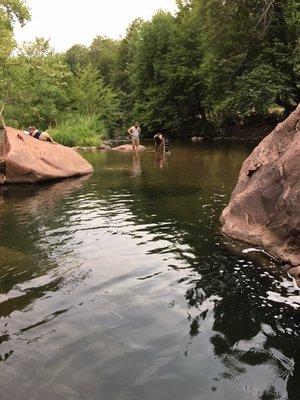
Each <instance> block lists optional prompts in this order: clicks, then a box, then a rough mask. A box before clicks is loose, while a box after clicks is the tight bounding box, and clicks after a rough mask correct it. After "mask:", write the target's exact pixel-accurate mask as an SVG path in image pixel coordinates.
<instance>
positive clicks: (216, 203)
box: [0, 143, 300, 400]
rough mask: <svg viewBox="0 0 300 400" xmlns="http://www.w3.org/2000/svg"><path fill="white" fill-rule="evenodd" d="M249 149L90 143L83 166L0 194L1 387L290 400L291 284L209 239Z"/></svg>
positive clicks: (10, 392)
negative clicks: (162, 150) (121, 149)
mask: <svg viewBox="0 0 300 400" xmlns="http://www.w3.org/2000/svg"><path fill="white" fill-rule="evenodd" d="M248 152H249V149H247V148H245V147H241V146H233V145H230V146H224V145H221V144H218V145H207V144H202V143H200V144H195V145H193V146H188V145H181V146H173V148H172V154H171V155H162V154H157V153H155V152H154V151H153V149H149V150H148V151H146V152H145V153H141V154H136V153H129V154H117V153H101V154H99V153H95V152H93V153H89V154H86V156H87V157H88V158H89V161H90V162H92V163H93V165H94V167H95V173H94V175H93V176H91V177H85V178H82V179H72V180H66V181H63V182H59V183H55V184H47V185H42V186H36V185H27V186H26V185H25V186H23V185H21V186H11V187H7V188H5V189H2V195H1V197H0V243H1V244H0V265H1V268H0V317H1V320H0V324H1V325H0V381H1V395H2V397H3V398H5V399H6V398H9V399H12V400H14V399H40V398H41V397H43V398H44V399H55V400H56V399H64V400H65V399H72V400H73V399H80V400H82V399H89V400H90V399H99V398H103V399H128V400H134V399H151V400H152V399H164V400H165V399H172V400H173V399H205V400H207V399H237V400H240V399H242V400H243V399H262V400H266V399H270V400H271V399H292V400H293V399H296V398H299V388H298V386H297V385H298V382H297V373H298V376H299V353H297V351H298V348H299V314H298V312H299V306H300V301H299V291H298V289H297V288H296V287H295V286H294V284H293V282H292V281H291V280H290V279H289V278H288V277H287V276H286V275H285V273H284V272H282V271H281V269H280V268H279V267H278V265H276V263H275V262H274V261H273V260H270V259H268V258H266V257H264V256H259V258H257V256H253V254H252V253H251V252H249V253H248V252H245V253H241V252H236V251H234V246H237V244H236V243H234V242H231V241H228V239H225V238H223V237H222V236H221V235H220V234H219V222H218V217H219V215H220V212H221V210H222V208H223V207H224V205H225V204H226V203H227V201H228V199H229V195H230V193H231V190H232V188H233V186H234V183H235V180H236V177H237V174H238V171H239V168H240V165H241V163H242V161H243V159H244V158H245V157H246V155H247V154H248ZM262 257H263V258H262ZM15 382H18V384H17V385H16V384H15ZM2 397H1V398H2Z"/></svg>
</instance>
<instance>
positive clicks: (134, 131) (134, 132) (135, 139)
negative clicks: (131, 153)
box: [128, 122, 141, 151]
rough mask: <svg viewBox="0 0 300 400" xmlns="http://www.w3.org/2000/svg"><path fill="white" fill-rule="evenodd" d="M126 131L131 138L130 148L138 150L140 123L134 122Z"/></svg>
mask: <svg viewBox="0 0 300 400" xmlns="http://www.w3.org/2000/svg"><path fill="white" fill-rule="evenodd" d="M128 133H129V135H130V137H131V140H132V149H133V150H137V151H138V150H139V145H140V133H141V128H140V124H139V123H138V122H136V123H135V124H134V125H133V126H132V127H131V128H129V129H128Z"/></svg>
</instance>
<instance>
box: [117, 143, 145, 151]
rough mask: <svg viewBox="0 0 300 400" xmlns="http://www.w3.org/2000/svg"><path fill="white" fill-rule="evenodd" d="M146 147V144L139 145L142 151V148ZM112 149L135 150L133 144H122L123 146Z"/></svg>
mask: <svg viewBox="0 0 300 400" xmlns="http://www.w3.org/2000/svg"><path fill="white" fill-rule="evenodd" d="M145 149H146V147H145V146H142V145H139V151H142V150H145ZM111 150H115V151H133V150H132V145H131V144H122V145H121V146H118V147H113V148H112V149H111Z"/></svg>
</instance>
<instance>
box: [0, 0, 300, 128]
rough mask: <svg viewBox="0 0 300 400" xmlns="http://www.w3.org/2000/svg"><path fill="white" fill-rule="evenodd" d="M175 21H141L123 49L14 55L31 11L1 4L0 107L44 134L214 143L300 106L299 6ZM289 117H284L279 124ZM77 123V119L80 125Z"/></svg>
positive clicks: (253, 1) (244, 6) (286, 2)
mask: <svg viewBox="0 0 300 400" xmlns="http://www.w3.org/2000/svg"><path fill="white" fill-rule="evenodd" d="M177 5H178V12H177V13H176V15H172V14H170V13H168V12H164V11H158V12H157V14H156V15H155V16H154V17H153V18H152V20H151V21H142V20H141V19H136V20H134V21H133V22H132V23H131V24H130V26H129V27H128V29H127V33H126V35H125V37H124V38H123V39H121V40H119V41H116V40H112V39H110V38H107V37H103V36H97V37H96V38H95V39H94V40H93V42H92V43H91V45H90V46H83V45H80V44H74V45H73V46H72V47H71V48H70V49H69V50H67V51H66V52H65V53H64V54H58V53H56V52H55V51H54V50H53V49H52V48H51V45H50V44H49V42H47V41H45V40H44V39H37V40H36V41H35V42H34V43H29V44H26V45H24V46H23V47H21V48H16V44H15V42H14V39H13V27H14V24H15V23H21V24H23V23H26V21H28V20H29V18H30V15H29V12H28V8H27V7H26V4H25V2H24V1H21V0H6V1H5V0H1V1H0V78H1V79H0V92H1V97H0V102H1V104H2V105H4V106H5V114H6V117H7V119H8V120H9V121H11V123H13V124H15V125H18V126H21V127H22V126H26V125H27V124H28V123H34V124H39V125H42V127H47V126H49V125H51V126H55V125H57V124H60V123H62V122H63V121H65V120H66V119H67V118H70V116H72V115H75V116H77V117H78V115H79V116H84V115H93V116H96V119H98V120H99V123H100V125H101V127H102V128H103V127H105V130H106V134H109V135H113V134H120V132H122V131H125V127H126V126H127V125H128V124H131V123H132V121H133V120H135V119H138V120H140V121H141V123H142V125H143V132H144V133H146V134H152V133H153V132H155V131H157V130H160V131H165V132H168V133H169V134H170V135H192V134H195V133H199V134H206V135H215V134H219V133H218V132H220V131H221V132H222V131H225V130H226V129H228V128H230V127H232V126H242V125H251V124H253V122H254V121H257V120H259V121H262V120H264V119H266V118H268V117H269V115H270V114H271V113H274V110H275V111H276V116H278V118H280V117H282V118H283V117H284V114H287V113H289V112H290V111H291V110H292V109H293V108H294V107H295V106H296V104H297V103H298V102H299V101H300V83H299V74H300V32H299V30H300V5H299V2H298V1H297V0H177ZM281 114H282V116H281ZM77 117H76V118H77Z"/></svg>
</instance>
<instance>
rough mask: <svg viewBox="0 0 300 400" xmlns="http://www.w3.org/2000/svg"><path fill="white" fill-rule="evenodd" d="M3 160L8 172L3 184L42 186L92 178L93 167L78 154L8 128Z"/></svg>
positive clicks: (5, 174)
mask: <svg viewBox="0 0 300 400" xmlns="http://www.w3.org/2000/svg"><path fill="white" fill-rule="evenodd" d="M1 151H2V159H3V161H4V163H5V172H4V174H3V175H0V184H3V183H5V182H7V183H21V182H24V183H25V182H29V183H30V182H40V181H47V180H52V179H61V178H67V177H71V176H80V175H85V174H89V173H91V172H92V171H93V167H92V166H91V165H90V164H89V163H88V162H87V161H86V160H85V159H84V158H83V157H82V156H81V155H80V154H78V153H77V152H76V151H75V150H73V149H71V148H69V147H65V146H62V145H60V144H53V143H50V142H43V141H41V140H38V139H35V138H33V137H31V136H29V135H26V134H24V133H23V132H22V131H19V130H17V129H14V128H11V127H6V128H5V132H4V144H3V145H2V150H1Z"/></svg>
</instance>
